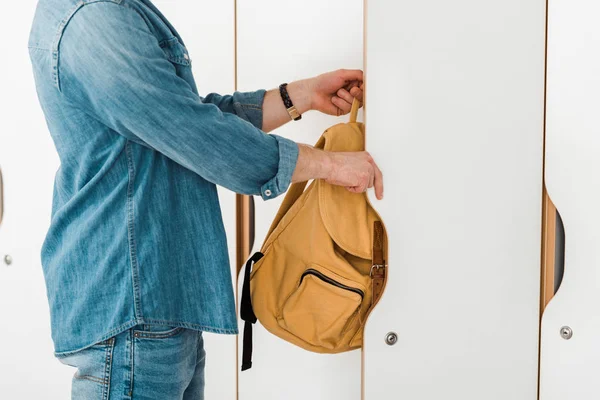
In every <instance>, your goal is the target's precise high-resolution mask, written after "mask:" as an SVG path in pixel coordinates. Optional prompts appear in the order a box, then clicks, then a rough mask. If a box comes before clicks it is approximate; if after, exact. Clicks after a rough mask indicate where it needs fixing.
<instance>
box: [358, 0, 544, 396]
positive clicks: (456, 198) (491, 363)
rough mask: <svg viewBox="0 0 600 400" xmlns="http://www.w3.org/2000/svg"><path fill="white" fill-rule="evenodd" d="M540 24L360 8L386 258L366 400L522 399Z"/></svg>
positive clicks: (535, 227) (499, 9) (531, 331)
mask: <svg viewBox="0 0 600 400" xmlns="http://www.w3.org/2000/svg"><path fill="white" fill-rule="evenodd" d="M545 13H546V10H545V2H543V1H526V2H523V1H518V0H509V1H502V2H498V1H470V0H459V1H452V2H447V1H428V2H413V1H403V0H401V1H396V2H393V3H392V2H381V1H368V2H367V12H366V15H367V17H366V18H367V22H366V31H367V35H366V37H367V39H366V71H367V81H366V87H367V93H366V95H367V97H366V123H367V149H368V150H369V151H370V152H371V154H373V156H374V158H375V160H377V161H378V162H379V163H381V168H382V171H383V173H384V177H385V181H386V197H385V199H384V200H383V201H382V202H381V204H379V210H380V212H381V214H382V217H383V219H384V221H385V222H386V226H387V229H388V235H389V243H390V246H389V247H390V253H389V255H388V259H389V260H388V262H389V277H388V285H387V288H386V291H385V293H384V295H383V298H382V300H381V302H380V305H379V306H378V307H377V308H376V309H375V311H374V313H373V314H372V316H371V318H370V320H369V322H368V324H367V329H366V337H365V342H364V384H365V387H364V391H365V396H364V398H365V399H366V400H371V399H377V400H380V399H381V400H384V399H399V398H410V399H415V400H417V399H423V400H426V399H427V400H428V399H438V398H448V399H459V398H460V399H473V400H475V399H489V400H492V399H498V400H500V399H519V400H521V399H522V400H529V399H531V400H533V399H535V398H536V393H537V363H538V330H539V323H538V319H539V317H538V316H539V287H540V269H539V268H540V267H539V266H540V228H541V225H540V215H541V198H542V197H541V195H542V159H543V154H542V149H543V117H544V49H545ZM390 332H392V333H395V334H397V338H398V339H397V341H396V342H395V344H393V345H392V346H390V345H388V344H386V340H385V339H386V335H387V334H388V333H390Z"/></svg>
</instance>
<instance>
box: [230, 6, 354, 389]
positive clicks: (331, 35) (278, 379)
mask: <svg viewBox="0 0 600 400" xmlns="http://www.w3.org/2000/svg"><path fill="white" fill-rule="evenodd" d="M237 27H238V28H237V39H238V42H237V76H238V89H239V90H241V91H246V90H255V89H257V88H261V87H264V88H274V87H277V86H278V85H279V84H281V83H284V82H289V81H294V80H297V79H303V78H309V77H312V76H315V75H318V74H320V73H324V72H329V71H331V70H335V69H338V68H348V69H354V68H362V66H363V2H362V1H361V0H352V1H348V0H333V1H327V2H323V1H317V0H309V1H304V2H302V4H301V5H300V4H298V3H294V2H290V1H277V0H261V1H259V2H257V1H255V0H237ZM347 119H348V117H347V116H343V117H340V118H339V119H336V118H335V117H331V116H325V115H321V114H317V113H314V112H309V113H307V114H305V115H304V116H303V118H302V120H301V121H298V122H290V123H288V124H287V125H285V126H284V127H282V128H280V129H278V130H277V131H275V133H277V134H279V135H284V136H286V137H288V138H290V139H292V140H294V141H297V142H302V143H308V144H314V143H315V142H316V141H317V139H318V138H319V136H320V135H321V133H323V131H324V130H325V129H327V128H328V127H329V126H331V125H334V124H336V123H338V122H340V121H347ZM282 199H283V196H280V197H279V198H277V199H273V200H270V201H268V202H263V201H262V200H261V199H257V200H256V201H255V211H254V215H255V219H254V220H255V223H254V226H255V235H254V236H255V240H254V248H253V249H252V250H253V251H258V250H259V249H260V246H261V245H262V241H263V240H264V237H265V235H266V233H267V230H268V228H269V225H270V223H271V220H272V219H273V217H274V216H275V213H276V212H277V209H278V207H279V204H280V203H281V200H282ZM249 225H252V224H249ZM243 258H244V257H243ZM242 262H243V261H242ZM242 276H243V275H242ZM242 280H243V279H239V282H238V283H239V285H238V297H239V294H240V293H241V284H242ZM240 327H243V321H241V320H240ZM238 340H239V344H238V349H239V351H238V360H239V365H241V349H242V341H241V340H242V335H239V339H238ZM360 374H361V360H360V351H353V352H350V353H344V354H341V355H334V356H332V355H318V354H313V353H308V352H306V351H304V350H301V349H299V348H296V347H294V346H292V345H291V344H288V343H286V342H283V341H281V340H279V339H278V338H276V337H274V336H272V335H271V334H270V333H268V332H267V331H265V330H264V328H262V327H261V326H260V325H258V324H257V325H256V326H255V330H254V360H253V367H252V369H250V370H248V371H245V372H242V373H239V375H238V376H239V378H238V385H239V386H238V389H239V399H240V400H254V399H261V400H263V399H264V400H267V399H274V400H275V399H277V400H279V399H286V400H294V399H298V400H300V399H306V398H311V399H314V400H317V399H319V400H320V399H323V400H325V399H328V400H330V399H342V398H343V399H360V379H361V378H360Z"/></svg>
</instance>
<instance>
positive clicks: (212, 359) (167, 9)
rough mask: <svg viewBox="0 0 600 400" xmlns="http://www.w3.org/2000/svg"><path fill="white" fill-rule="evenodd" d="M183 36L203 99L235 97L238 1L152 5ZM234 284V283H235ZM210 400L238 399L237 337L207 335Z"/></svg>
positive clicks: (226, 201) (231, 209)
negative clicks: (235, 9)
mask: <svg viewBox="0 0 600 400" xmlns="http://www.w3.org/2000/svg"><path fill="white" fill-rule="evenodd" d="M153 3H154V4H155V5H156V6H157V7H158V9H159V10H161V12H162V13H163V14H164V15H165V16H166V17H167V18H168V19H169V21H170V22H171V24H172V25H173V26H174V27H175V29H177V32H179V34H180V35H181V37H182V39H183V41H184V42H185V46H186V47H187V49H188V51H189V54H190V58H191V59H192V70H193V72H194V77H195V79H196V84H197V86H198V91H199V92H200V95H201V96H205V95H207V94H208V93H211V92H216V93H220V94H230V93H233V91H234V85H235V72H234V70H235V45H234V35H235V25H234V22H235V17H234V1H233V0H231V1H211V0H200V1H199V0H177V1H173V0H153ZM219 200H220V202H221V211H222V214H223V220H224V223H225V230H226V232H227V243H228V246H229V259H230V261H231V271H232V276H233V277H235V276H236V266H235V262H234V261H235V193H233V192H231V191H229V190H227V189H224V188H222V187H219ZM234 282H235V278H234ZM204 347H205V349H206V390H205V395H206V398H207V399H222V400H234V399H235V398H236V369H235V363H236V337H235V336H232V335H216V334H211V333H204Z"/></svg>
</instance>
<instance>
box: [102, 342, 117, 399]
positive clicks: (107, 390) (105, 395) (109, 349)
mask: <svg viewBox="0 0 600 400" xmlns="http://www.w3.org/2000/svg"><path fill="white" fill-rule="evenodd" d="M109 340H110V346H108V347H106V361H105V363H104V387H103V393H102V397H103V400H108V395H109V393H110V373H111V369H112V368H111V367H112V359H113V357H112V355H113V350H114V348H115V338H114V337H113V338H111V339H109Z"/></svg>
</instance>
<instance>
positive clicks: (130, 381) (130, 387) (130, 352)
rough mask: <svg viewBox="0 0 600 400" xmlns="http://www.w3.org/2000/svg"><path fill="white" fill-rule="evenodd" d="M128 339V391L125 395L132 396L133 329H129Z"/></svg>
mask: <svg viewBox="0 0 600 400" xmlns="http://www.w3.org/2000/svg"><path fill="white" fill-rule="evenodd" d="M127 340H128V341H129V392H128V393H127V395H128V396H129V397H133V376H134V371H133V368H134V363H133V360H134V342H133V329H130V330H129V332H128V335H127Z"/></svg>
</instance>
